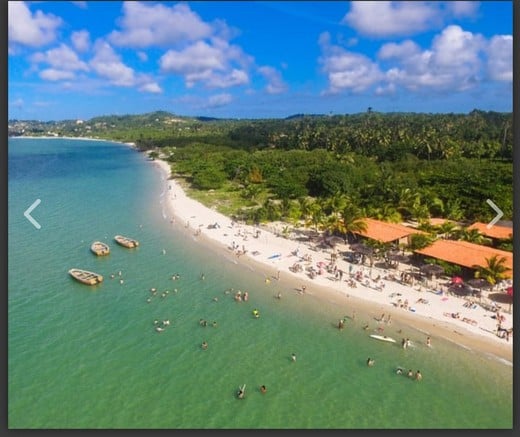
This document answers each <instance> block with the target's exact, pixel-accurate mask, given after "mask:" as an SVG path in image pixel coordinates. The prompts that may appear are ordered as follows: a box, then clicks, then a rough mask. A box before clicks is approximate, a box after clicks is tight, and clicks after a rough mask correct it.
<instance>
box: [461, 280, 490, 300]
mask: <svg viewBox="0 0 520 437" xmlns="http://www.w3.org/2000/svg"><path fill="white" fill-rule="evenodd" d="M466 284H468V285H469V286H470V287H473V288H476V289H478V297H479V299H480V298H481V297H482V289H490V288H491V287H492V286H493V285H492V284H490V283H489V282H488V281H486V280H485V279H484V278H473V279H468V280H467V281H466Z"/></svg>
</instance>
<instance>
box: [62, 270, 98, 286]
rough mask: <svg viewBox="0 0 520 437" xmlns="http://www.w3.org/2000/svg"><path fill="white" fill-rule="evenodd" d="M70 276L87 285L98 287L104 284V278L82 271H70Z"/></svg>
mask: <svg viewBox="0 0 520 437" xmlns="http://www.w3.org/2000/svg"><path fill="white" fill-rule="evenodd" d="M69 274H70V275H71V276H72V277H73V278H74V279H76V280H77V281H79V282H81V283H83V284H87V285H97V284H100V283H101V282H103V276H101V275H100V274H98V273H94V272H89V271H88V270H82V269H70V270H69Z"/></svg>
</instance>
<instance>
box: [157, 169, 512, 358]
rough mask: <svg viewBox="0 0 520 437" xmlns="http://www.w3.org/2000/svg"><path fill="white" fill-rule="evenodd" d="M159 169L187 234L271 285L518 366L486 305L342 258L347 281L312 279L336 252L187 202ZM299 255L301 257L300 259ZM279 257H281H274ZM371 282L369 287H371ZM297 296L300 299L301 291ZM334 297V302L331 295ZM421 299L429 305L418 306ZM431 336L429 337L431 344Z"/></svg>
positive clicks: (174, 212)
mask: <svg viewBox="0 0 520 437" xmlns="http://www.w3.org/2000/svg"><path fill="white" fill-rule="evenodd" d="M151 162H152V161H151ZM153 163H155V164H156V165H157V166H158V167H159V168H160V169H161V170H162V171H163V172H164V177H165V180H167V182H166V183H167V194H166V198H167V202H168V206H169V208H170V213H171V214H172V219H174V220H176V221H177V222H180V223H181V224H183V225H184V226H185V227H186V229H187V230H189V231H190V232H193V233H194V234H195V235H199V236H200V237H201V239H204V237H207V238H209V239H211V240H214V241H215V242H217V243H219V244H220V245H222V247H224V248H226V249H225V250H228V251H229V253H233V252H234V254H235V256H237V257H240V260H244V259H247V257H249V258H250V259H251V260H254V261H256V262H259V263H262V264H263V265H264V266H265V267H266V270H265V271H266V281H267V282H270V281H274V282H276V277H277V275H278V272H280V278H281V279H282V280H286V279H290V278H291V277H292V278H293V279H294V280H295V281H296V282H293V283H294V284H296V285H295V287H296V288H301V287H302V286H303V285H305V287H306V290H305V292H302V291H300V292H299V293H300V294H301V295H302V297H303V296H304V295H305V294H311V293H312V295H313V296H316V295H317V294H320V293H323V294H324V297H325V298H327V297H326V296H325V294H326V292H325V291H324V290H325V288H324V287H327V288H328V289H329V290H331V291H334V292H335V293H336V295H337V294H338V293H341V295H342V296H345V297H346V298H351V299H354V300H355V299H356V298H358V299H362V300H364V301H366V302H367V303H370V304H371V305H372V306H373V307H374V308H376V309H377V310H378V311H381V312H379V313H378V314H377V317H380V316H381V314H382V313H385V314H386V316H385V318H387V317H388V315H389V314H391V316H392V320H397V319H399V320H400V321H406V322H408V323H410V324H412V325H413V326H415V327H421V328H423V330H424V332H425V333H428V334H430V335H442V336H443V337H446V338H449V339H452V340H453V341H456V342H458V343H460V344H466V345H469V346H471V347H472V348H476V349H478V350H481V351H484V352H487V353H492V354H495V355H498V356H500V357H502V358H504V359H506V360H510V361H512V354H513V336H512V335H511V336H510V338H509V341H506V340H505V339H503V338H499V337H498V336H497V335H496V334H495V332H496V325H497V322H496V319H495V318H492V316H494V313H493V312H491V311H487V310H485V309H484V308H482V307H481V306H480V305H475V306H473V307H465V306H464V304H466V303H467V300H466V299H464V298H461V297H456V296H452V295H440V294H435V293H434V292H432V291H430V290H425V289H422V290H419V289H418V288H419V285H416V286H415V287H412V286H410V285H404V284H402V283H401V282H399V281H395V280H390V279H383V278H384V277H385V276H387V275H388V274H391V273H393V274H394V275H395V276H397V277H398V276H399V274H400V272H396V271H395V270H384V269H380V268H375V267H374V268H372V269H370V268H369V267H368V266H364V267H362V266H360V265H358V264H350V263H348V262H347V261H346V260H344V259H343V258H342V257H341V255H338V257H337V259H336V265H337V268H338V269H341V270H343V272H344V274H343V280H342V281H335V280H334V274H333V273H328V272H327V271H326V270H325V269H322V271H323V274H321V275H320V274H319V275H317V276H316V277H315V278H314V279H310V278H309V276H308V275H307V273H308V272H307V271H306V270H305V268H306V267H309V266H313V267H314V268H315V269H316V270H319V267H318V263H323V264H322V265H327V264H329V263H330V261H331V253H332V251H333V250H332V248H329V249H328V250H323V249H318V250H311V248H310V247H311V244H310V243H308V242H305V243H304V242H300V241H296V240H294V239H288V238H284V237H282V236H277V235H276V234H275V233H273V232H271V231H270V230H276V229H277V232H278V233H279V235H281V232H280V231H281V229H282V227H281V225H280V224H269V225H267V226H262V227H260V228H258V227H255V226H249V225H245V224H239V223H233V222H232V220H231V219H230V218H228V217H226V216H224V215H222V214H220V213H219V212H217V211H215V210H213V209H210V208H208V207H206V206H204V205H202V204H201V203H199V202H197V201H195V200H193V199H191V198H189V197H187V196H186V194H185V192H184V191H183V189H182V187H181V186H180V185H179V183H178V182H176V181H175V180H174V179H169V177H170V174H171V173H170V166H169V164H168V163H166V162H164V161H161V160H155V161H153ZM214 224H218V227H216V228H208V225H214ZM259 230H260V233H259V235H258V237H257V238H255V236H256V235H257V231H259ZM233 246H235V249H233ZM244 249H245V250H246V254H245V255H243V254H242V253H241V252H242V251H243V250H244ZM347 249H348V246H346V245H344V244H339V245H338V246H337V250H336V252H338V253H339V252H341V251H345V250H347ZM296 251H298V252H297V254H296ZM278 254H279V256H277V257H273V256H274V255H278ZM305 256H310V257H311V258H312V261H311V262H308V261H307V262H306V261H304V260H303V257H305ZM248 261H249V260H248ZM295 263H299V264H300V265H302V267H303V271H300V272H297V273H293V272H292V271H291V270H290V269H289V267H291V266H293V264H295ZM349 268H350V269H352V273H353V274H355V273H356V272H358V271H362V275H363V278H362V280H361V282H359V281H354V282H355V283H356V288H352V287H350V286H349V284H348V283H347V281H348V280H350V275H349ZM370 271H371V273H370ZM269 272H270V273H269ZM370 274H371V276H372V278H376V277H377V276H378V275H380V276H381V278H382V279H380V280H379V281H377V282H375V281H373V280H371V279H370ZM365 282H366V283H367V284H368V286H366V285H365ZM381 284H383V285H384V288H383V289H382V291H381V290H377V289H376V285H379V286H380V285H381ZM294 292H295V293H296V291H294ZM398 293H400V295H398ZM328 297H330V294H329V295H328ZM398 299H401V301H402V303H404V301H406V300H407V301H408V308H409V309H408V310H407V309H404V308H402V307H399V306H396V304H397V302H398ZM419 299H424V300H425V301H426V303H424V302H421V301H418V300H419ZM483 301H486V299H485V298H484V299H483ZM374 304H375V305H374ZM501 307H502V310H501V314H503V315H504V316H505V321H504V322H503V323H502V326H503V327H504V328H510V327H512V326H513V315H512V313H508V312H507V310H509V305H501ZM451 313H459V314H460V318H458V319H455V318H452V317H450V316H447V315H446V314H451ZM464 319H469V320H470V321H472V322H468V321H464ZM426 336H427V335H426V334H425V341H426Z"/></svg>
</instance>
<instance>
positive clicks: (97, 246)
mask: <svg viewBox="0 0 520 437" xmlns="http://www.w3.org/2000/svg"><path fill="white" fill-rule="evenodd" d="M90 250H91V251H92V252H94V253H95V254H96V255H97V256H103V255H108V254H109V253H110V247H108V244H105V243H103V242H101V241H94V242H93V243H92V244H91V245H90Z"/></svg>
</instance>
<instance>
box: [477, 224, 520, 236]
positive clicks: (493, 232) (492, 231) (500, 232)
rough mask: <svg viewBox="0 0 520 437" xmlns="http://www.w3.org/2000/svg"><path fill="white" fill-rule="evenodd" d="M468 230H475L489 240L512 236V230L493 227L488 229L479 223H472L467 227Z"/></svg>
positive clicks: (485, 225)
mask: <svg viewBox="0 0 520 437" xmlns="http://www.w3.org/2000/svg"><path fill="white" fill-rule="evenodd" d="M468 229H477V230H478V231H479V232H480V233H481V234H483V235H485V236H486V237H491V238H510V237H512V236H513V228H508V227H506V226H497V225H493V226H491V228H489V229H488V227H487V224H486V223H481V222H476V223H473V224H472V225H471V226H468Z"/></svg>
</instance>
